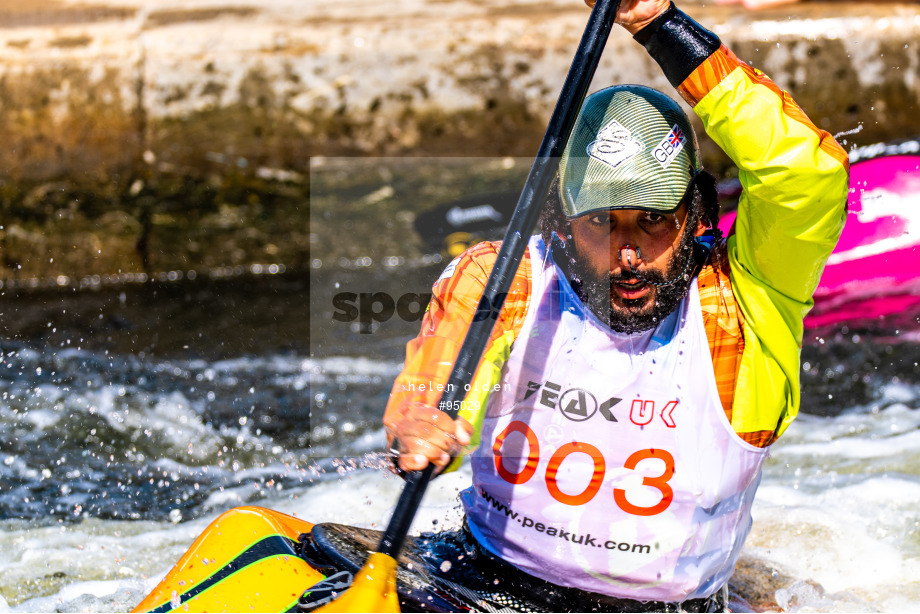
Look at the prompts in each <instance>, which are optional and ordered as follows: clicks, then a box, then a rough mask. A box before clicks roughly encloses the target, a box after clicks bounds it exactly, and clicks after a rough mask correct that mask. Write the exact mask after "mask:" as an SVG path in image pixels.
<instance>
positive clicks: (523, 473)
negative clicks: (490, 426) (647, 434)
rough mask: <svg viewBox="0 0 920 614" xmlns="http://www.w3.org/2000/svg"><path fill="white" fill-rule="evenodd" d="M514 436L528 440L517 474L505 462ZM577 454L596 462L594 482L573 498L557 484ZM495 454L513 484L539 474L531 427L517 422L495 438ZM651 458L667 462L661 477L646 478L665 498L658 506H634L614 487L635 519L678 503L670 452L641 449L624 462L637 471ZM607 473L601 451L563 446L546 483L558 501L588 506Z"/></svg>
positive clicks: (621, 505)
mask: <svg viewBox="0 0 920 614" xmlns="http://www.w3.org/2000/svg"><path fill="white" fill-rule="evenodd" d="M511 433H519V434H521V435H523V436H524V437H525V438H526V440H527V462H526V463H525V465H524V467H523V468H522V469H521V470H520V471H518V472H517V473H514V472H512V471H509V470H508V469H507V468H506V467H505V465H504V463H503V462H502V445H503V444H504V442H505V439H506V438H507V437H508V436H509V435H510V434H511ZM577 452H580V453H582V454H587V455H588V456H590V457H591V459H592V460H593V462H594V472H593V473H592V474H591V480H590V482H589V483H588V485H587V486H586V487H585V489H584V490H583V491H582V492H580V493H578V494H575V495H570V494H567V493H564V492H562V490H561V489H560V488H559V486H558V484H557V483H556V474H557V473H558V472H559V468H560V466H562V463H563V461H565V459H566V458H568V457H569V456H570V455H572V454H575V453H577ZM492 454H493V455H494V457H495V470H496V471H497V472H498V475H500V476H501V477H502V479H504V480H505V481H506V482H508V483H509V484H523V483H525V482H527V481H528V480H530V478H532V477H533V476H534V474H535V473H536V472H537V465H538V464H539V463H540V441H539V440H538V439H537V435H536V433H534V432H533V430H532V429H531V428H530V427H529V426H528V425H527V424H525V423H523V422H521V421H519V420H515V421H514V422H511V423H510V424H509V425H508V426H506V427H505V429H504V430H503V431H502V432H501V433H499V434H498V436H497V437H496V438H495V442H494V443H493V444H492ZM648 459H658V460H660V461H663V462H664V471H663V472H662V473H661V475H657V476H643V478H642V484H643V485H644V486H650V487H652V488H655V489H657V490H658V491H659V492H660V493H661V499H660V500H659V501H658V503H656V504H655V505H651V506H643V505H635V504H633V503H630V501H629V499H628V498H627V496H626V491H625V490H623V489H622V488H614V489H613V500H614V502H615V503H616V504H617V506H618V507H619V508H620V509H621V510H623V511H624V512H626V513H627V514H633V515H634V516H654V515H655V514H660V513H661V512H663V511H665V510H666V509H668V506H669V505H671V501H673V500H674V491H673V490H672V489H671V486H670V485H669V484H668V480H670V479H671V477H672V476H673V475H674V457H673V456H671V454H670V452H668V451H667V450H662V449H661V448H655V449H646V450H638V451H636V452H633V453H632V454H631V455H630V456H629V458H627V459H626V462H624V463H623V467H624V468H626V469H632V470H634V469H636V467H637V466H638V465H639V463H641V462H642V461H644V460H648ZM606 471H607V463H606V461H605V460H604V455H603V453H601V451H600V450H598V449H597V448H596V447H595V446H592V445H591V444H589V443H583V442H579V441H573V442H571V443H566V444H563V445H561V446H559V448H558V449H557V450H556V452H555V453H554V454H553V456H552V458H550V459H549V463H548V464H547V466H546V475H545V476H544V480H545V482H546V489H547V490H548V491H549V494H550V495H551V496H552V497H553V498H554V499H555V500H556V501H559V502H560V503H565V504H567V505H584V504H585V503H587V502H588V501H590V500H591V499H593V498H594V496H595V495H596V494H597V493H598V491H599V490H600V488H601V484H603V481H604V474H605V473H606Z"/></svg>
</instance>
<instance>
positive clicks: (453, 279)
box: [383, 241, 531, 440]
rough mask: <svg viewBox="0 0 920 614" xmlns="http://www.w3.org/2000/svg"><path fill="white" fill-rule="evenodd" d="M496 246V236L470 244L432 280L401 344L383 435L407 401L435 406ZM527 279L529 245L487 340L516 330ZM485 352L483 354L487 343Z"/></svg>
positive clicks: (522, 313)
mask: <svg viewBox="0 0 920 614" xmlns="http://www.w3.org/2000/svg"><path fill="white" fill-rule="evenodd" d="M500 247H501V242H500V241H496V242H484V243H479V244H477V245H474V246H473V247H471V248H470V249H468V250H467V251H465V252H464V253H463V254H461V255H460V256H458V257H457V258H456V259H455V260H454V261H453V262H451V263H450V265H448V267H447V268H446V269H445V271H444V273H443V274H442V275H441V277H440V278H439V279H438V280H437V281H436V282H435V284H434V287H433V288H432V291H433V296H432V298H431V302H430V303H429V305H428V310H427V311H426V313H425V316H424V318H423V319H422V328H421V331H420V332H419V334H418V336H417V337H416V338H415V339H413V340H412V341H410V342H409V343H408V344H407V346H406V362H405V364H404V366H403V369H402V371H401V372H400V374H399V375H398V376H397V377H396V381H395V382H394V383H393V388H392V390H391V392H390V398H389V401H388V402H387V407H386V411H385V412H384V416H383V423H384V426H385V427H387V431H388V440H389V431H390V429H391V428H393V426H394V425H395V424H396V423H397V422H398V421H399V418H400V417H401V416H402V415H403V413H404V412H405V410H406V408H407V406H408V404H409V403H411V402H413V401H415V402H420V403H423V404H425V405H429V406H431V407H436V406H437V403H438V401H439V400H440V398H441V394H442V392H443V386H444V385H445V384H446V383H447V379H448V378H449V377H450V372H451V369H452V368H453V365H454V361H455V360H456V359H457V355H458V354H459V352H460V346H461V345H463V340H464V339H465V338H466V332H467V330H468V329H469V326H470V323H471V322H472V321H473V316H474V315H475V313H476V307H477V305H478V304H479V299H480V298H481V296H482V290H483V288H485V284H486V281H487V280H488V277H489V273H491V271H492V266H493V265H494V263H495V259H496V258H497V256H498V250H499V248H500ZM530 279H531V273H530V252H529V250H528V251H525V252H524V258H523V260H522V261H521V265H520V267H518V271H517V274H516V275H515V277H514V279H513V280H512V284H511V289H510V290H509V292H508V298H507V299H505V304H504V306H503V307H502V310H501V312H500V313H499V316H498V321H497V322H496V324H495V328H494V329H492V334H491V335H490V338H489V345H491V344H492V343H494V342H495V340H496V339H498V338H500V337H502V336H504V335H505V334H506V333H508V332H509V331H511V332H512V333H513V334H514V335H517V333H519V332H520V330H521V326H522V325H523V323H524V316H525V315H526V314H527V305H528V302H529V299H530ZM485 354H488V346H487V348H486V352H485ZM439 386H440V387H441V388H440V389H439V388H438V387H439Z"/></svg>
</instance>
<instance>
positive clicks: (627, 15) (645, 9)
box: [585, 0, 671, 34]
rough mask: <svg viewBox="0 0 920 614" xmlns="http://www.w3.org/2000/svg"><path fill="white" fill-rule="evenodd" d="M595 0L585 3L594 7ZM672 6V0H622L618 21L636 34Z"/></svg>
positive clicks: (618, 11)
mask: <svg viewBox="0 0 920 614" xmlns="http://www.w3.org/2000/svg"><path fill="white" fill-rule="evenodd" d="M594 1H595V0H585V4H587V5H588V6H590V7H592V8H593V7H594ZM670 6H671V0H621V2H620V6H619V8H618V9H617V19H616V22H617V23H618V24H620V25H621V26H623V27H624V28H626V31H627V32H629V33H630V34H635V33H636V32H638V31H639V30H641V29H642V28H644V27H645V26H647V25H648V24H650V23H652V22H653V21H654V20H655V18H656V17H658V16H659V15H661V14H662V13H664V12H665V11H666V10H668V7H670Z"/></svg>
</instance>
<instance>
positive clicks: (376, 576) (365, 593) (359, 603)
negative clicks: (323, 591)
mask: <svg viewBox="0 0 920 614" xmlns="http://www.w3.org/2000/svg"><path fill="white" fill-rule="evenodd" d="M314 612H399V598H398V597H397V595H396V559H394V558H393V557H390V556H387V555H386V554H381V553H379V552H374V553H372V554H371V556H370V558H368V559H367V562H366V563H365V564H364V567H362V568H361V569H360V570H358V573H356V574H355V579H354V582H352V584H351V588H349V589H348V590H347V591H345V592H344V593H342V595H341V597H338V598H336V599H333V600H332V601H330V602H329V603H327V604H326V605H323V606H320V607H319V608H317V609H316V610H314Z"/></svg>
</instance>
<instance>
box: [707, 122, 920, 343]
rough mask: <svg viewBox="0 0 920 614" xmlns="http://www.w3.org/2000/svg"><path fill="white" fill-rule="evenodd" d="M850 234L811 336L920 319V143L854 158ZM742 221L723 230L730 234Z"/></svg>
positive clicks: (877, 148)
mask: <svg viewBox="0 0 920 614" xmlns="http://www.w3.org/2000/svg"><path fill="white" fill-rule="evenodd" d="M850 163H851V165H850V194H849V197H848V199H847V201H848V202H847V205H848V213H847V221H846V226H845V227H844V229H843V234H842V235H841V237H840V242H839V243H838V244H837V247H836V249H835V250H834V252H833V254H831V257H830V259H829V260H828V262H827V266H826V267H825V269H824V274H823V275H822V277H821V283H820V285H819V286H818V289H817V291H816V292H815V307H814V309H813V310H812V311H811V313H809V315H808V316H807V317H806V318H805V327H806V328H808V329H816V328H821V329H823V328H829V327H837V326H840V325H843V324H850V323H854V322H857V321H858V322H860V323H863V324H865V323H867V322H866V321H868V320H880V319H881V320H889V326H886V328H890V327H892V326H894V327H897V326H898V325H909V326H910V327H911V328H916V324H917V322H916V316H918V315H920V140H910V141H905V142H903V143H899V144H896V145H884V144H883V145H873V146H870V147H864V148H861V149H857V150H855V151H853V152H851V153H850ZM734 220H735V213H734V212H731V213H727V214H725V215H723V217H722V219H721V220H720V223H719V226H720V228H722V229H723V231H726V232H727V230H728V229H729V228H731V225H732V223H734Z"/></svg>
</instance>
